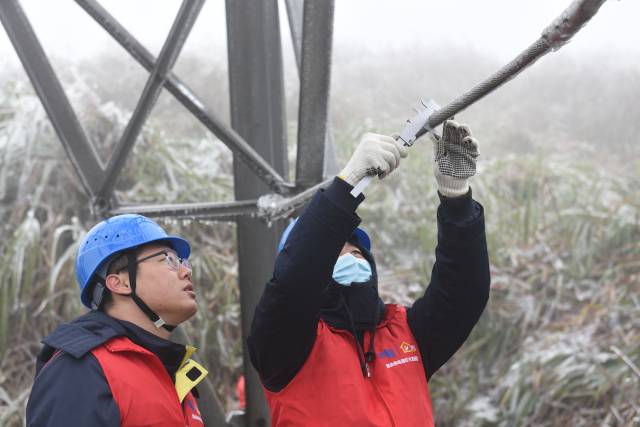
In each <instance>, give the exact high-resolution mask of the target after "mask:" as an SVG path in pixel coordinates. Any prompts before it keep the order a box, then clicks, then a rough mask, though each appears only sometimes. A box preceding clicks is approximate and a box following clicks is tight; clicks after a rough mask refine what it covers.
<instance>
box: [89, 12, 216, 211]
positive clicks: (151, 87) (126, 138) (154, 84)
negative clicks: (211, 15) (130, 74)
mask: <svg viewBox="0 0 640 427" xmlns="http://www.w3.org/2000/svg"><path fill="white" fill-rule="evenodd" d="M203 4H204V0H184V1H183V2H182V5H181V6H180V10H179V11H178V15H177V16H176V19H175V21H174V22H173V25H172V27H171V30H170V31H169V36H168V37H167V40H166V41H165V44H164V46H163V47H162V50H161V51H160V56H159V57H158V61H157V62H156V64H155V66H154V68H153V71H152V72H151V75H150V76H149V79H148V80H147V83H146V85H145V87H144V90H143V91H142V96H141V97H140V100H139V101H138V105H137V106H136V109H135V110H134V112H133V115H132V116H131V119H130V120H129V123H128V124H127V127H126V128H125V130H124V133H123V135H122V137H121V138H120V141H119V142H118V145H117V146H116V148H115V150H114V152H113V154H112V155H111V159H110V160H109V163H108V164H107V168H106V172H105V178H104V181H103V183H102V186H101V188H100V192H99V193H98V198H99V199H101V200H102V201H107V200H109V199H110V198H111V194H112V192H113V188H114V187H115V183H116V180H117V178H118V174H119V173H120V171H121V170H122V168H123V166H124V163H125V161H126V159H127V156H128V155H129V153H130V152H131V149H132V148H133V145H134V144H135V142H136V139H137V138H138V135H139V134H140V131H141V130H142V126H143V125H144V122H145V121H146V119H147V117H148V116H149V114H150V113H151V109H152V108H153V106H154V105H155V103H156V101H157V100H158V97H159V96H160V91H161V90H162V87H163V86H164V82H165V80H166V78H167V73H168V72H169V71H170V70H171V68H172V67H173V65H174V64H175V62H176V60H177V59H178V55H179V54H180V51H181V50H182V47H183V46H184V43H185V42H186V40H187V37H188V35H189V33H190V32H191V29H192V28H193V24H194V23H195V20H196V18H197V17H198V14H199V13H200V10H201V9H202V5H203Z"/></svg>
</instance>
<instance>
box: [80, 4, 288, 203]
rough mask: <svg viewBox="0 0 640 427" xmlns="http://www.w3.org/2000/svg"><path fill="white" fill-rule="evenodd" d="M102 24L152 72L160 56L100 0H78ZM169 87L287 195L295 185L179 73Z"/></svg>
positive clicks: (273, 187) (262, 176)
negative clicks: (210, 108)
mask: <svg viewBox="0 0 640 427" xmlns="http://www.w3.org/2000/svg"><path fill="white" fill-rule="evenodd" d="M76 3H78V5H80V7H82V8H83V9H84V10H85V11H86V12H87V13H88V14H89V15H90V16H91V17H92V18H93V19H94V20H95V21H96V22H97V23H98V24H99V25H100V26H102V27H103V28H104V29H105V30H106V31H107V32H108V33H109V34H110V35H111V36H112V37H113V38H114V39H115V40H116V41H117V42H118V43H119V44H120V45H121V46H122V47H123V48H124V49H125V50H126V51H127V52H129V54H131V56H132V57H133V58H134V59H135V60H136V61H138V63H139V64H140V65H142V66H143V67H144V68H145V69H146V70H147V71H151V70H152V69H153V67H154V64H155V63H156V58H155V57H154V56H153V55H152V54H151V53H150V52H149V51H148V50H147V49H146V48H145V47H144V46H143V45H142V44H141V43H140V42H139V41H138V40H137V39H136V38H135V37H133V35H132V34H131V33H129V32H128V31H127V29H126V28H124V27H123V26H122V25H121V24H120V23H119V22H118V21H117V20H116V19H115V18H114V17H113V16H112V15H111V14H109V12H108V11H107V10H106V9H104V8H103V7H102V6H101V5H100V4H99V3H98V2H97V1H96V0H76ZM164 85H165V88H166V89H167V90H168V91H169V92H170V93H171V94H172V95H173V96H174V97H175V98H176V99H177V100H178V102H180V103H181V104H182V105H183V106H184V107H185V108H186V109H187V110H189V111H190V112H191V113H192V114H193V115H194V116H195V117H196V118H197V119H198V120H199V121H200V123H202V124H203V125H204V126H205V127H206V128H207V129H209V131H211V133H213V134H214V135H215V136H217V137H218V138H219V139H220V141H222V143H223V144H225V145H226V146H227V147H228V148H229V149H230V150H231V151H233V153H234V155H235V157H236V158H238V159H240V160H241V161H242V162H244V163H245V164H246V165H247V166H249V167H250V168H251V170H252V171H253V172H254V173H255V174H257V175H258V176H259V177H260V179H262V180H263V181H264V182H265V183H266V184H267V185H268V186H269V188H270V189H271V190H272V191H274V192H276V193H279V194H287V193H289V192H290V191H291V189H292V188H293V185H292V184H289V183H287V182H285V180H284V179H283V178H282V177H281V176H280V174H278V173H277V172H276V171H275V170H274V169H273V168H272V167H271V165H270V164H269V163H268V162H267V161H266V160H264V159H263V158H262V156H260V155H259V154H258V153H257V152H256V150H254V149H253V147H251V146H250V145H249V144H248V143H247V142H246V141H245V140H244V139H243V138H242V137H241V136H240V135H238V133H237V132H236V131H234V130H233V129H231V128H229V127H228V126H226V125H225V124H224V122H223V121H222V120H220V119H218V118H217V117H215V116H214V115H213V114H211V113H210V112H209V111H207V109H206V107H205V105H204V102H202V101H201V100H200V99H199V98H198V97H197V96H196V94H195V93H193V91H192V90H191V89H189V87H188V86H187V85H186V84H185V83H183V82H182V81H181V80H180V79H179V78H178V77H177V76H176V75H174V74H173V73H169V74H168V75H167V79H166V80H165V82H164Z"/></svg>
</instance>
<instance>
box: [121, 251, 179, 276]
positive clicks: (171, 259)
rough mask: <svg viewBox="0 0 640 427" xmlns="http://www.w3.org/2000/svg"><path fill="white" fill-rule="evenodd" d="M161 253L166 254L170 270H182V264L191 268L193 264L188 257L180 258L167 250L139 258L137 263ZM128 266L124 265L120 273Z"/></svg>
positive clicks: (165, 258) (165, 257)
mask: <svg viewBox="0 0 640 427" xmlns="http://www.w3.org/2000/svg"><path fill="white" fill-rule="evenodd" d="M160 255H164V260H165V262H166V263H167V266H168V267H169V269H170V270H173V271H178V270H180V266H183V267H184V268H186V269H187V270H191V264H190V263H189V260H188V259H186V258H178V257H177V256H176V255H175V254H174V253H173V252H167V251H160V252H156V253H154V254H151V255H149V256H146V257H144V258H140V259H137V260H136V264H140V263H141V262H144V261H147V260H150V259H151V258H155V257H157V256H160ZM127 267H128V266H124V267H122V268H121V269H120V270H118V273H119V272H121V271H123V270H126V269H127Z"/></svg>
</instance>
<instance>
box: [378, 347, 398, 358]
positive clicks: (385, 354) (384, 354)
mask: <svg viewBox="0 0 640 427" xmlns="http://www.w3.org/2000/svg"><path fill="white" fill-rule="evenodd" d="M378 357H379V358H380V359H384V358H385V357H396V354H395V353H394V352H393V350H391V349H390V348H385V349H384V350H382V351H381V352H380V353H378Z"/></svg>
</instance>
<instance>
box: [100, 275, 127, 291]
mask: <svg viewBox="0 0 640 427" xmlns="http://www.w3.org/2000/svg"><path fill="white" fill-rule="evenodd" d="M105 286H106V288H107V289H109V291H111V292H112V293H114V294H118V295H130V294H131V288H130V287H129V274H128V273H124V272H121V273H112V274H108V275H107V278H106V280H105Z"/></svg>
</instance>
